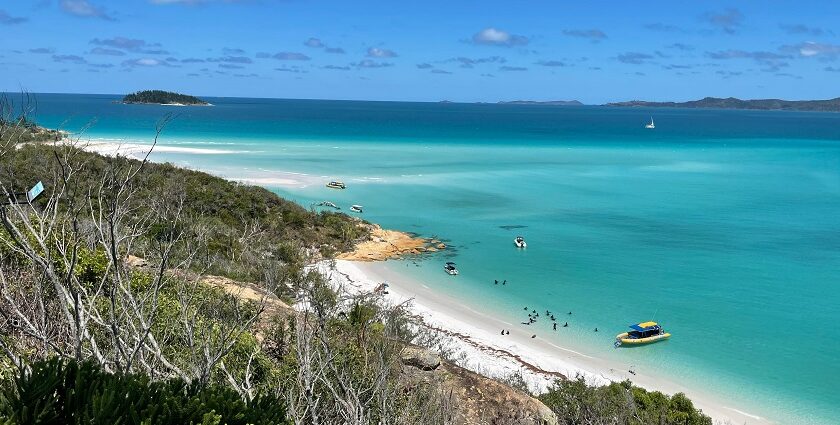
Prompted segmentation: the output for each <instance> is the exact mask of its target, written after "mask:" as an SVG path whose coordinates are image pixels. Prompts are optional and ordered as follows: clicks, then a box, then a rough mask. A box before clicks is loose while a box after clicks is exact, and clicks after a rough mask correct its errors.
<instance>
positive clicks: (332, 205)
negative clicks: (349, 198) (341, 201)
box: [318, 201, 341, 210]
mask: <svg viewBox="0 0 840 425" xmlns="http://www.w3.org/2000/svg"><path fill="white" fill-rule="evenodd" d="M318 206H319V207H330V208H335V209H337V210H340V209H341V207H339V206H338V205H336V204H334V203H332V202H330V201H323V202H319V203H318Z"/></svg>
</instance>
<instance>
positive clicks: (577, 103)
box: [498, 100, 583, 106]
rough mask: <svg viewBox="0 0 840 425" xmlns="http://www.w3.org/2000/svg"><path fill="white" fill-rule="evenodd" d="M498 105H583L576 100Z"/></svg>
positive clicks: (504, 103) (526, 101) (516, 102)
mask: <svg viewBox="0 0 840 425" xmlns="http://www.w3.org/2000/svg"><path fill="white" fill-rule="evenodd" d="M498 103H499V104H500V105H551V106H583V103H580V102H579V101H577V100H545V101H539V100H510V101H500V102H498Z"/></svg>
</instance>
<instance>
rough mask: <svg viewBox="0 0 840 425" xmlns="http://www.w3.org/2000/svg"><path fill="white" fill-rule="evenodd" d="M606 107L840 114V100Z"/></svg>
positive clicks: (719, 101) (643, 103) (707, 100)
mask: <svg viewBox="0 0 840 425" xmlns="http://www.w3.org/2000/svg"><path fill="white" fill-rule="evenodd" d="M606 106H624V107H649V108H707V109H755V110H763V111H807V112H840V98H835V99H828V100H781V99H752V100H741V99H737V98H734V97H727V98H725V99H723V98H717V97H706V98H703V99H700V100H692V101H689V102H646V101H642V100H631V101H629V102H615V103H607V105H606Z"/></svg>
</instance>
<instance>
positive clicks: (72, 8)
mask: <svg viewBox="0 0 840 425" xmlns="http://www.w3.org/2000/svg"><path fill="white" fill-rule="evenodd" d="M59 4H60V5H61V10H63V11H64V12H66V13H69V14H71V15H74V16H79V17H82V18H100V19H104V20H106V21H114V20H115V19H114V18H113V17H111V16H110V15H108V14H107V13H106V12H105V9H103V8H101V7H99V6H96V5H94V4H92V3H91V2H89V1H87V0H61V1H60V2H59Z"/></svg>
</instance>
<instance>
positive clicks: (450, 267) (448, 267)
mask: <svg viewBox="0 0 840 425" xmlns="http://www.w3.org/2000/svg"><path fill="white" fill-rule="evenodd" d="M443 270H444V271H445V272H446V273H448V274H450V275H452V276H457V275H458V269H457V268H455V263H453V262H451V261H450V262H448V263H446V264H445V265H444V266H443Z"/></svg>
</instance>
